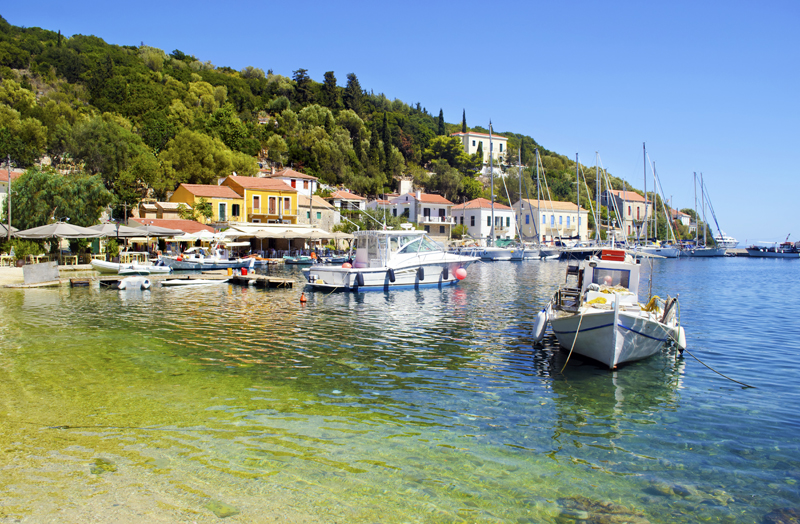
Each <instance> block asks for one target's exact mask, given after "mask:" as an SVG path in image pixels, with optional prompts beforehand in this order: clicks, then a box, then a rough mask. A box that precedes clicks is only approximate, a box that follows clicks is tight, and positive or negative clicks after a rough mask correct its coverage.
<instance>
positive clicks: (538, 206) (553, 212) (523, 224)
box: [512, 199, 589, 243]
mask: <svg viewBox="0 0 800 524" xmlns="http://www.w3.org/2000/svg"><path fill="white" fill-rule="evenodd" d="M512 207H513V209H514V215H515V217H516V219H517V220H518V224H519V229H520V232H521V236H522V239H523V240H534V239H536V238H537V237H538V239H539V242H541V243H546V242H550V241H553V240H555V239H556V238H570V237H580V239H581V240H586V239H587V238H588V237H589V229H588V217H589V212H588V211H587V210H586V209H584V208H578V206H577V205H576V204H573V203H572V202H558V201H555V200H539V201H537V200H528V199H522V200H520V201H519V202H516V203H515V204H514V205H513V206H512Z"/></svg>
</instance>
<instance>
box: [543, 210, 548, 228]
mask: <svg viewBox="0 0 800 524" xmlns="http://www.w3.org/2000/svg"><path fill="white" fill-rule="evenodd" d="M542 225H544V226H546V225H547V215H545V214H544V213H542Z"/></svg>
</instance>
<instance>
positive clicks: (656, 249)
mask: <svg viewBox="0 0 800 524" xmlns="http://www.w3.org/2000/svg"><path fill="white" fill-rule="evenodd" d="M637 250H638V251H639V252H640V253H643V254H645V255H649V256H655V257H664V258H678V257H679V256H680V254H681V250H680V248H678V247H675V246H673V245H672V244H668V243H665V242H659V241H656V242H653V243H651V244H646V245H644V246H638V249H637Z"/></svg>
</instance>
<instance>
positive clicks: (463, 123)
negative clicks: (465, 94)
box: [461, 109, 467, 133]
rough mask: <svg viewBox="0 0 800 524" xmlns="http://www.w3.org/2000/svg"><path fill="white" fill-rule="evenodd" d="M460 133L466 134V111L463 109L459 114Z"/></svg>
mask: <svg viewBox="0 0 800 524" xmlns="http://www.w3.org/2000/svg"><path fill="white" fill-rule="evenodd" d="M461 132H462V133H466V132H467V110H466V109H464V110H463V112H462V113H461Z"/></svg>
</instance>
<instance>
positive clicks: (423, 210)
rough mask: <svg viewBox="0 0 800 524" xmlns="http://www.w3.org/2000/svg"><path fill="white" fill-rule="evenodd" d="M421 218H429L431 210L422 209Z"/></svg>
mask: <svg viewBox="0 0 800 524" xmlns="http://www.w3.org/2000/svg"><path fill="white" fill-rule="evenodd" d="M422 216H424V217H425V218H430V217H431V208H429V207H424V208H422Z"/></svg>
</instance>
